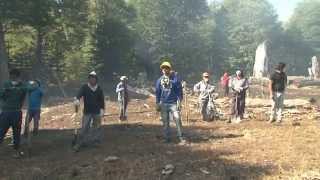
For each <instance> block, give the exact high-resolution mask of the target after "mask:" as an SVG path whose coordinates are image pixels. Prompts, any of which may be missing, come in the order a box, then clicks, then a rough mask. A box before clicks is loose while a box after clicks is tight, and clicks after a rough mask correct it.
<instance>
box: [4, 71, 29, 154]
mask: <svg viewBox="0 0 320 180" xmlns="http://www.w3.org/2000/svg"><path fill="white" fill-rule="evenodd" d="M9 75H10V80H9V81H6V82H5V83H4V84H3V86H2V87H3V88H2V89H0V101H2V107H1V110H2V112H1V113H0V144H1V143H3V140H4V137H5V135H6V133H7V131H8V129H9V128H10V127H11V128H12V132H13V148H14V149H15V154H14V157H15V158H19V157H21V156H22V155H23V152H22V151H20V138H21V124H22V111H21V109H22V106H23V103H24V100H25V97H26V95H27V93H28V92H29V91H31V90H32V87H31V86H30V85H29V83H23V82H22V80H21V76H20V71H19V70H17V69H12V70H11V71H10V73H9Z"/></svg>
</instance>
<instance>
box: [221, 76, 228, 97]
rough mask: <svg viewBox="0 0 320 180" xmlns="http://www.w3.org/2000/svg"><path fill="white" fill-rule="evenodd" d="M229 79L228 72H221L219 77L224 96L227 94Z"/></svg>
mask: <svg viewBox="0 0 320 180" xmlns="http://www.w3.org/2000/svg"><path fill="white" fill-rule="evenodd" d="M229 80H230V77H229V75H228V73H227V72H225V73H224V74H223V76H222V77H221V87H222V89H223V95H224V97H228V96H229Z"/></svg>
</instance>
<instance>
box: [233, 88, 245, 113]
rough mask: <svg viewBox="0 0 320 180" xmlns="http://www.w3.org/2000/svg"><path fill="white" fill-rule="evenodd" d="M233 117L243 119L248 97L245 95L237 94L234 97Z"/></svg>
mask: <svg viewBox="0 0 320 180" xmlns="http://www.w3.org/2000/svg"><path fill="white" fill-rule="evenodd" d="M231 101H232V102H231V115H232V116H234V117H240V118H243V114H244V111H245V106H246V96H245V94H238V93H235V94H233V95H232V100H231Z"/></svg>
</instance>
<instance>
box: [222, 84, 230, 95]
mask: <svg viewBox="0 0 320 180" xmlns="http://www.w3.org/2000/svg"><path fill="white" fill-rule="evenodd" d="M223 95H224V97H228V96H229V87H228V86H225V87H223Z"/></svg>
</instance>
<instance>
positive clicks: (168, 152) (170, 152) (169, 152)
mask: <svg viewBox="0 0 320 180" xmlns="http://www.w3.org/2000/svg"><path fill="white" fill-rule="evenodd" d="M166 154H169V155H172V154H174V152H172V151H167V152H166Z"/></svg>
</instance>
